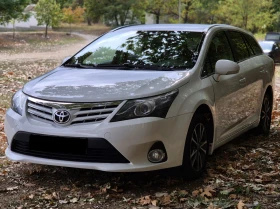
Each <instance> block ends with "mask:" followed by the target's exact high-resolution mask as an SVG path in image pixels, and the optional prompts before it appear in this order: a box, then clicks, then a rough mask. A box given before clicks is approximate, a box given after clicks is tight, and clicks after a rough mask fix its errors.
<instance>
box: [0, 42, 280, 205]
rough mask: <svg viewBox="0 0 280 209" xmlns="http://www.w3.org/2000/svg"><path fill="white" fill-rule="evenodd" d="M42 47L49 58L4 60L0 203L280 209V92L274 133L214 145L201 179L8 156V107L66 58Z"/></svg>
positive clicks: (0, 103)
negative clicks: (19, 92)
mask: <svg viewBox="0 0 280 209" xmlns="http://www.w3.org/2000/svg"><path fill="white" fill-rule="evenodd" d="M0 45H1V44H0ZM75 46H76V47H80V45H72V46H71V47H72V48H73V50H78V49H79V48H77V49H75ZM43 49H45V50H46V51H47V48H44V47H43ZM57 50H58V51H59V53H60V52H61V50H63V45H60V47H59V46H57ZM64 50H67V49H64ZM19 51H20V49H19ZM35 52H36V51H35ZM2 53H3V52H2V51H0V59H1V57H3V56H1V55H2ZM20 53H21V52H18V54H20ZM30 53H32V51H30ZM45 53H46V57H48V59H42V57H44V56H39V57H37V58H36V56H35V55H34V60H32V61H31V60H30V59H27V58H24V57H23V58H21V59H18V57H17V59H13V58H12V57H11V56H10V57H7V59H6V60H5V59H2V60H1V62H0V208H3V209H7V208H11V209H12V208H17V209H20V208H21V209H23V208H69V209H70V208H72V209H74V208H75V209H76V208H85V209H87V208H108V209H109V208H110V209H111V208H129V209H140V208H143V209H146V208H147V209H148V208H149V209H150V208H153V209H158V208H166V209H169V208H176V209H183V208H197V209H200V208H207V209H218V208H237V209H245V208H255V209H257V208H264V209H270V208H280V140H279V139H280V131H279V130H278V126H279V124H278V123H279V116H280V110H278V103H279V101H280V97H279V93H277V94H276V97H277V99H276V107H275V110H274V113H273V117H274V122H273V129H272V130H271V133H270V135H269V136H267V137H264V136H256V135H255V134H254V133H253V132H248V133H246V134H244V135H242V136H240V137H238V138H237V139H235V140H233V141H232V142H231V143H229V144H227V145H225V146H223V147H221V148H219V149H217V150H216V151H215V153H214V154H213V155H212V156H210V157H209V161H208V163H207V171H206V172H205V174H204V175H203V176H202V177H201V178H199V179H197V180H192V181H190V180H186V179H184V178H183V177H181V176H180V174H179V172H178V169H168V170H162V171H153V172H143V173H107V172H101V171H93V170H83V169H74V168H62V167H54V166H42V165H34V164H28V163H17V162H11V161H9V160H8V159H7V158H6V157H5V156H4V150H5V148H6V146H7V144H6V137H5V134H4V127H3V121H4V113H5V111H6V110H7V108H8V107H9V105H10V99H11V96H12V94H13V93H14V92H15V91H17V90H18V89H19V88H20V87H22V85H23V84H24V83H25V82H27V81H28V80H30V79H32V78H34V77H35V76H37V75H40V74H42V73H44V72H47V71H49V70H51V69H53V68H54V67H55V66H57V65H58V64H59V63H60V62H61V58H60V57H59V58H58V56H56V54H55V53H54V52H50V53H49V52H45ZM5 56H6V55H5ZM32 56H33V55H32ZM35 58H36V59H35ZM277 71H280V67H278V68H277ZM277 80H279V79H277ZM277 92H280V91H279V87H277ZM279 104H280V103H279Z"/></svg>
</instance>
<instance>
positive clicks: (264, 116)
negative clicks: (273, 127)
mask: <svg viewBox="0 0 280 209" xmlns="http://www.w3.org/2000/svg"><path fill="white" fill-rule="evenodd" d="M271 108H272V107H271V104H270V100H269V98H268V97H265V98H264V100H263V105H262V112H261V120H262V121H263V122H262V125H263V127H262V128H263V130H264V131H268V130H269V129H270V122H271Z"/></svg>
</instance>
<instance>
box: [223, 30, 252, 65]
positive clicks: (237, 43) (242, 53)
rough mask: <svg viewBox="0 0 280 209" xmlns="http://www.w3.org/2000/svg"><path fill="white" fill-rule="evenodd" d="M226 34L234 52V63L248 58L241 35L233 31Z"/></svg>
mask: <svg viewBox="0 0 280 209" xmlns="http://www.w3.org/2000/svg"><path fill="white" fill-rule="evenodd" d="M228 33H229V35H230V39H231V43H232V46H233V48H234V50H235V55H236V61H242V60H245V59H247V58H249V57H250V53H249V50H248V48H247V46H246V43H245V42H244V40H243V37H242V35H241V33H238V32H235V31H230V32H228Z"/></svg>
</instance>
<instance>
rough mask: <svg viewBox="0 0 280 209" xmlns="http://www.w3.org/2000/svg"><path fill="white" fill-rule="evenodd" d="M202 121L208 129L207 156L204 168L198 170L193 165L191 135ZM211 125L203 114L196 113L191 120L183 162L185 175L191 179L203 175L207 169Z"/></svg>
mask: <svg viewBox="0 0 280 209" xmlns="http://www.w3.org/2000/svg"><path fill="white" fill-rule="evenodd" d="M199 123H202V124H203V125H204V127H205V129H206V133H207V135H206V139H207V148H206V157H205V160H204V163H203V166H202V169H201V170H199V171H196V170H195V169H193V167H192V165H191V160H190V155H191V150H190V146H191V137H192V134H193V131H194V128H195V127H196V125H197V124H199ZM210 128H211V127H210V125H209V123H207V119H206V118H205V117H204V116H203V115H201V114H195V115H194V116H193V118H192V120H191V123H190V126H189V130H188V133H187V137H186V142H185V147H184V156H183V163H182V172H183V175H184V177H186V178H189V179H195V178H198V177H200V176H201V175H202V173H203V172H204V170H205V167H206V162H207V156H208V151H209V139H210V136H209V134H210Z"/></svg>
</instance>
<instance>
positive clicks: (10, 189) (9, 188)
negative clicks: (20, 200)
mask: <svg viewBox="0 0 280 209" xmlns="http://www.w3.org/2000/svg"><path fill="white" fill-rule="evenodd" d="M13 190H18V186H15V187H8V188H7V191H13Z"/></svg>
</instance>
